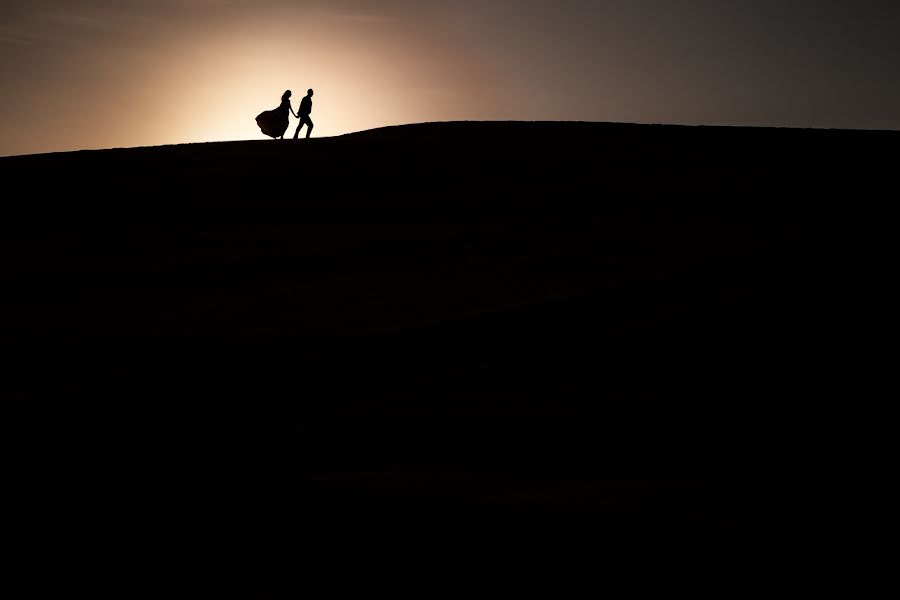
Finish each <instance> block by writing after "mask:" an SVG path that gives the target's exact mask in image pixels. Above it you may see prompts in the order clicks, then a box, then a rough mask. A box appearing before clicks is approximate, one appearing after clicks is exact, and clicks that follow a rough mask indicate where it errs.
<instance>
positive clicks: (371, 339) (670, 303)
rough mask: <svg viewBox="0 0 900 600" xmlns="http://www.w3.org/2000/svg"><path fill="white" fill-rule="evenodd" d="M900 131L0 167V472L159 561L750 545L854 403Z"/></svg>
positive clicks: (804, 510)
mask: <svg viewBox="0 0 900 600" xmlns="http://www.w3.org/2000/svg"><path fill="white" fill-rule="evenodd" d="M898 150H900V136H898V134H895V133H879V132H841V131H794V130H766V129H755V130H754V129H724V128H679V127H661V126H626V125H603V124H596V125H594V124H551V123H535V124H523V123H520V124H515V123H510V124H507V123H485V124H477V123H458V124H436V125H422V126H410V127H402V128H392V129H385V130H377V131H372V132H366V133H362V134H357V135H351V136H346V137H342V138H335V139H322V140H312V141H310V142H299V143H291V142H278V141H266V142H246V143H228V144H207V145H192V146H179V147H163V148H147V149H134V150H113V151H103V152H84V153H73V154H58V155H46V156H33V157H20V158H7V159H2V160H0V181H2V186H3V194H2V196H3V199H2V202H0V231H2V238H0V239H2V247H0V256H2V258H0V261H2V266H3V278H2V281H0V294H2V296H0V297H2V313H0V328H2V342H3V345H4V350H6V351H7V352H8V354H9V356H8V358H7V359H6V360H5V363H4V370H5V371H6V373H5V375H4V377H3V381H2V384H0V385H2V386H3V395H4V397H5V398H7V401H6V402H7V404H8V405H9V406H13V407H15V408H14V409H13V410H14V411H18V410H19V408H20V407H25V408H24V411H23V412H24V416H22V418H21V419H19V420H18V421H15V423H18V424H19V426H17V427H16V429H18V430H19V431H20V433H22V435H21V436H19V437H17V438H16V440H17V441H16V448H17V450H16V453H17V454H16V457H17V458H16V462H17V463H18V464H19V465H21V468H22V470H23V471H24V475H26V476H30V477H33V478H34V479H35V480H39V481H40V482H42V485H46V486H49V488H50V489H53V490H54V491H52V492H48V493H46V494H37V495H36V498H35V500H34V503H35V505H37V506H39V507H43V508H44V509H45V510H46V512H47V514H54V515H56V517H57V520H58V524H59V526H60V527H62V528H63V529H65V528H66V527H68V526H78V525H80V524H81V525H83V524H85V523H89V525H85V527H87V528H88V529H91V530H92V531H101V530H105V528H106V527H110V528H112V529H114V530H116V531H118V532H120V533H121V534H122V536H123V537H124V538H130V536H132V535H137V534H134V533H133V532H135V531H143V532H145V533H146V532H149V531H154V532H157V533H158V532H159V531H165V532H166V533H165V535H163V534H160V535H162V536H163V537H164V539H168V540H169V541H170V543H171V545H172V546H173V547H179V546H181V545H182V544H185V543H187V542H185V540H186V539H188V538H191V536H196V538H197V539H194V540H193V541H194V542H197V540H198V539H199V540H202V541H204V542H207V543H208V542H210V541H211V540H212V541H214V542H215V541H222V540H233V539H253V540H256V541H257V542H259V540H260V539H262V538H265V537H267V536H268V537H272V538H277V539H278V540H281V541H282V542H284V543H286V544H287V545H288V546H289V547H290V548H291V552H307V551H312V552H316V553H320V552H322V551H323V548H325V547H332V548H333V547H338V548H339V549H340V552H346V551H348V549H349V548H354V549H359V548H360V547H361V546H366V545H368V546H379V545H380V544H382V543H383V542H384V541H385V540H387V539H392V538H394V537H396V536H399V535H403V536H411V537H412V538H414V539H416V540H418V543H419V544H420V545H421V546H415V547H421V548H431V549H435V548H437V547H445V548H446V547H449V546H447V544H449V543H450V540H455V541H457V542H460V541H461V542H463V543H464V544H466V548H467V549H466V550H464V554H465V555H466V556H471V555H472V553H488V554H490V553H492V552H494V551H498V550H500V549H503V550H506V551H509V550H511V549H519V550H522V549H523V548H527V549H528V551H529V552H532V551H535V550H536V549H537V547H539V546H540V547H541V548H543V550H544V551H548V549H549V551H551V552H557V551H558V550H559V548H561V547H563V546H560V545H559V544H552V543H551V544H550V545H546V546H542V545H541V544H544V543H549V542H547V541H546V540H548V539H549V540H555V541H557V542H559V541H561V540H566V542H567V545H566V546H565V547H568V548H574V547H575V545H574V543H573V544H572V545H568V542H569V541H573V542H574V541H578V540H580V541H581V542H584V541H588V542H590V545H589V547H588V549H587V550H585V551H584V552H585V554H583V556H587V557H590V556H591V555H592V553H593V552H599V551H604V550H605V551H609V550H613V551H617V550H618V549H620V548H622V547H628V546H630V545H633V546H634V547H640V548H647V547H654V548H658V547H660V546H662V547H669V546H670V547H673V548H674V547H678V548H683V547H684V546H689V545H709V544H712V545H713V546H714V547H719V546H720V545H721V544H723V543H728V544H733V545H736V546H742V547H752V548H761V547H764V546H765V547H771V545H772V544H773V543H774V540H776V539H778V537H779V536H781V535H783V534H785V533H786V532H789V531H793V530H794V529H795V528H796V526H797V521H798V520H800V519H801V516H802V517H809V516H810V514H811V513H813V512H814V511H813V509H812V505H809V504H801V502H805V500H801V499H802V498H804V497H805V496H804V495H803V494H800V493H795V492H800V491H802V490H799V489H798V488H801V487H803V486H805V485H806V483H805V482H806V481H807V479H806V478H807V477H808V476H810V475H812V474H816V475H818V474H822V473H825V472H826V471H827V472H828V473H830V476H831V477H837V475H835V473H837V472H839V471H840V469H842V468H843V466H845V465H844V463H843V462H842V461H843V460H844V459H847V457H848V456H849V455H848V451H847V448H846V447H845V445H844V442H847V441H848V440H849V439H850V437H849V436H851V432H855V431H856V429H855V427H856V426H857V425H858V424H859V423H860V421H861V419H865V418H866V417H865V416H864V413H866V409H865V408H864V407H865V406H868V404H867V403H868V401H869V399H871V398H872V395H871V391H872V390H871V387H872V384H871V382H872V371H873V370H874V369H875V364H874V363H873V358H874V351H873V350H871V345H870V341H871V340H872V339H873V335H872V333H871V332H872V331H873V330H875V329H877V327H878V322H877V319H876V318H875V316H874V312H873V308H874V300H875V282H876V281H877V280H878V279H879V278H882V277H883V274H878V273H875V267H874V260H875V258H876V255H877V248H876V240H877V235H876V234H875V224H876V223H877V222H878V221H879V220H881V215H883V214H885V209H886V206H885V204H886V203H888V202H892V201H893V199H894V198H896V197H898V192H900V190H898V184H897V179H896V178H895V177H893V176H892V175H893V173H892V172H891V170H892V169H893V167H894V166H895V165H896V164H897V159H898ZM852 435H856V434H855V433H854V434H852ZM19 438H21V439H19ZM853 439H856V438H853ZM842 440H843V441H842ZM847 443H848V444H849V442H847ZM842 465H843V466H842ZM73 474H74V475H75V478H74V479H70V477H72V476H73ZM831 483H834V481H833V480H831ZM35 489H37V488H35ZM832 491H833V490H832ZM147 507H151V508H149V509H148V508H147ZM832 517H833V515H832ZM188 522H189V523H191V526H190V527H181V526H180V525H177V524H180V523H188ZM830 522H833V520H832V521H830ZM786 523H793V525H786ZM166 536H168V537H166ZM404 539H408V538H404ZM538 540H540V543H539V542H538ZM247 548H249V549H250V550H248V551H249V552H250V553H253V554H257V555H258V553H260V552H264V550H263V548H266V549H270V548H271V547H270V546H268V545H266V544H262V543H256V544H252V545H250V546H247Z"/></svg>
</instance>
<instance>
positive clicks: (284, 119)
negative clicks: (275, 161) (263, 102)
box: [256, 90, 297, 139]
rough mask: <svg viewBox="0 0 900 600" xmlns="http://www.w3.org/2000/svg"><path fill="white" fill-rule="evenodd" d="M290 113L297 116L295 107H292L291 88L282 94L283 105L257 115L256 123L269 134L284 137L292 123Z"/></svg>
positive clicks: (273, 136)
mask: <svg viewBox="0 0 900 600" xmlns="http://www.w3.org/2000/svg"><path fill="white" fill-rule="evenodd" d="M288 114H292V115H294V116H295V117H296V116H297V115H296V114H294V109H293V108H291V90H288V91H286V92H285V93H284V95H283V96H281V106H279V107H278V108H276V109H274V110H267V111H266V112H263V113H260V114H259V116H257V117H256V124H257V125H259V128H260V129H261V130H262V132H263V133H264V134H266V135H267V136H269V137H271V138H276V139H277V138H281V139H284V132H285V131H287V128H288V125H289V124H290V119H289V117H288Z"/></svg>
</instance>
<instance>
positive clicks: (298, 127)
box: [294, 121, 303, 140]
mask: <svg viewBox="0 0 900 600" xmlns="http://www.w3.org/2000/svg"><path fill="white" fill-rule="evenodd" d="M302 128H303V121H300V124H299V125H297V131H295V132H294V139H295V140H296V139H297V138H299V137H300V129H302Z"/></svg>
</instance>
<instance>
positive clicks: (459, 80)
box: [0, 0, 900, 155]
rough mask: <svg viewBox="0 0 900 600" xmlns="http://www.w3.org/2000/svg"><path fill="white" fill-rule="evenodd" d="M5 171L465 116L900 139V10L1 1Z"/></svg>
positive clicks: (575, 0) (441, 1)
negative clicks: (284, 123) (146, 149)
mask: <svg viewBox="0 0 900 600" xmlns="http://www.w3.org/2000/svg"><path fill="white" fill-rule="evenodd" d="M0 2H2V3H0V80H2V86H3V87H2V89H3V93H2V96H0V155H9V154H20V153H31V152H46V151H53V150H71V149H79V148H99V147H110V146H136V145H150V144H164V143H179V142H189V141H205V140H226V139H250V138H258V137H260V134H259V130H258V129H257V128H256V125H255V123H254V121H253V117H255V116H256V114H257V113H259V112H261V111H262V110H266V109H270V108H274V107H275V106H277V104H278V102H279V98H280V96H281V93H282V92H283V91H284V90H285V89H288V88H291V89H293V90H294V91H295V92H297V93H298V95H296V96H295V103H296V101H297V100H299V97H300V96H302V92H303V91H305V89H306V88H308V87H314V88H316V106H315V110H314V113H313V118H314V120H315V121H316V133H317V135H334V134H339V133H344V132H347V131H353V130H359V129H367V128H371V127H377V126H380V125H385V124H394V123H410V122H421V121H439V120H455V119H523V120H543V119H552V120H558V119H566V120H591V121H630V122H654V123H655V122H668V123H688V124H695V123H704V124H735V125H779V126H801V127H806V126H813V127H851V128H883V129H900V1H898V0H415V1H413V0H333V1H326V0H311V1H305V2H304V1H300V0H296V1H289V0H0Z"/></svg>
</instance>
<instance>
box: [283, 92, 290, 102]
mask: <svg viewBox="0 0 900 600" xmlns="http://www.w3.org/2000/svg"><path fill="white" fill-rule="evenodd" d="M290 97H291V90H288V91H286V92H285V93H284V95H283V96H281V101H282V102H284V101H285V100H287V99H288V98H290Z"/></svg>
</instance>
